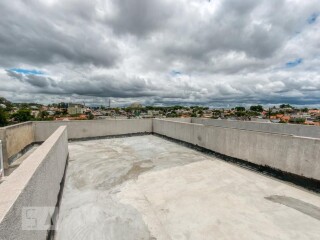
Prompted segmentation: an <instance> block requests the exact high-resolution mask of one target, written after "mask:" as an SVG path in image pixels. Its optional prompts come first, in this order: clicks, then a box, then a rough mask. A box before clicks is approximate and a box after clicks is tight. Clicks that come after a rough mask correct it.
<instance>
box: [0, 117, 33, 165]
mask: <svg viewBox="0 0 320 240" xmlns="http://www.w3.org/2000/svg"><path fill="white" fill-rule="evenodd" d="M0 140H2V144H3V163H4V168H5V169H6V168H8V166H9V161H10V158H12V157H14V156H15V155H16V154H17V153H19V152H20V151H22V150H23V149H24V148H25V147H26V146H28V145H30V144H32V143H33V142H34V140H35V139H34V129H33V124H32V122H25V123H20V124H16V125H12V126H8V127H4V128H0Z"/></svg>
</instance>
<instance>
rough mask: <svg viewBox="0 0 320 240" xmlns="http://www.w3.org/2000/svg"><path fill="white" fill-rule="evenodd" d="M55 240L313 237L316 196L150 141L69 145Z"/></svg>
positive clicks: (318, 217) (317, 226)
mask: <svg viewBox="0 0 320 240" xmlns="http://www.w3.org/2000/svg"><path fill="white" fill-rule="evenodd" d="M69 150H70V160H69V166H68V169H67V177H66V183H65V187H64V192H63V197H62V203H61V208H60V216H59V220H58V225H57V227H58V230H57V235H56V239H63V240H67V239H99V240H103V239H116V240H118V239H121V240H122V239H123V240H128V239H158V240H161V239H191V240H202V239H290V240H291V239H317V240H318V239H320V196H319V195H316V194H313V193H310V192H307V191H304V190H302V189H298V188H296V187H294V186H291V185H289V184H286V183H284V182H281V181H278V180H275V179H272V178H269V177H267V176H264V175H260V174H257V173H255V172H252V171H249V170H246V169H243V168H241V167H238V166H235V165H232V164H229V163H226V162H223V161H221V160H218V159H216V158H214V157H211V156H208V155H205V154H202V153H200V152H197V151H194V150H192V149H190V148H186V147H183V146H181V145H178V144H175V143H172V142H169V141H166V140H164V139H162V138H159V137H156V136H151V135H148V136H138V137H128V138H116V139H105V140H94V141H85V142H73V143H70V144H69Z"/></svg>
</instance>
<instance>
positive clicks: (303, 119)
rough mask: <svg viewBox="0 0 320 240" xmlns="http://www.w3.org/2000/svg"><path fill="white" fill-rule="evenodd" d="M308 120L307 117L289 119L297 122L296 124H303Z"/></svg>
mask: <svg viewBox="0 0 320 240" xmlns="http://www.w3.org/2000/svg"><path fill="white" fill-rule="evenodd" d="M305 121H306V119H305V118H291V119H290V120H289V122H290V123H295V124H303V123H304V122H305Z"/></svg>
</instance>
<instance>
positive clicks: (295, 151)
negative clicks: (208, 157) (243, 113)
mask: <svg viewBox="0 0 320 240" xmlns="http://www.w3.org/2000/svg"><path fill="white" fill-rule="evenodd" d="M153 131H154V132H155V133H158V134H161V135H164V136H167V137H170V138H173V139H177V140H180V141H184V142H187V143H191V144H194V145H197V146H200V147H203V148H206V149H209V150H212V151H214V152H217V153H220V154H223V155H226V156H230V157H234V158H237V159H241V160H244V161H247V162H250V163H254V164H257V165H262V166H268V167H271V168H274V169H278V170H281V171H284V172H288V173H292V174H296V175H299V176H304V177H307V178H312V179H316V180H320V161H319V159H320V139H316V138H307V137H297V136H292V135H285V134H274V133H265V132H256V131H247V130H241V129H236V128H225V127H215V126H206V125H202V124H190V123H179V122H173V121H165V120H159V119H154V120H153Z"/></svg>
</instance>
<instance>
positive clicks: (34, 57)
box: [0, 0, 320, 106]
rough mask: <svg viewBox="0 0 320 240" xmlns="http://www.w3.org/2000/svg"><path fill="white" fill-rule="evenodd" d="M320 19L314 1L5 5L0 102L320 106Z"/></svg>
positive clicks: (103, 0) (81, 0)
mask: <svg viewBox="0 0 320 240" xmlns="http://www.w3.org/2000/svg"><path fill="white" fill-rule="evenodd" d="M319 12H320V4H319V2H318V0H310V1H298V0H261V1H256V0H243V1H238V0H215V1H207V0H176V1H169V0H136V1H132V0H92V1H86V0H65V1H58V0H28V1H22V0H17V1H1V2H0V95H1V96H4V97H7V98H8V99H9V100H12V101H39V102H44V103H49V102H52V101H79V102H82V101H86V102H88V103H90V104H104V103H105V102H106V99H108V98H114V99H115V101H116V102H117V104H119V105H125V104H128V103H130V102H132V101H140V102H142V103H144V104H164V105H169V104H186V105H189V104H190V105H191V104H205V105H210V106H227V105H232V104H233V105H234V104H249V103H252V104H255V103H261V104H277V103H283V102H289V103H293V104H302V105H305V104H310V105H320V99H319V98H320V97H319V96H320V77H319V70H320V58H319V56H320V49H319V39H320V33H319V31H318V29H319V27H320V19H313V21H312V22H310V21H308V19H310V16H318V15H317V14H318V13H319ZM297 59H301V61H299V64H296V65H295V66H294V67H288V64H287V63H290V62H296V61H297ZM10 69H24V70H30V69H33V70H39V71H41V72H43V74H33V73H32V72H29V73H28V74H26V73H24V72H23V71H20V72H19V71H14V70H10Z"/></svg>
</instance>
